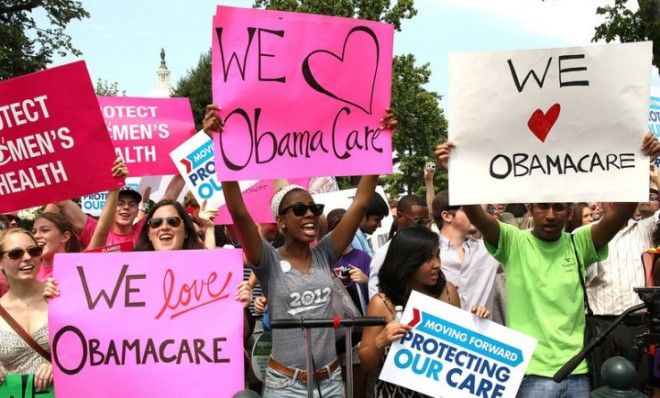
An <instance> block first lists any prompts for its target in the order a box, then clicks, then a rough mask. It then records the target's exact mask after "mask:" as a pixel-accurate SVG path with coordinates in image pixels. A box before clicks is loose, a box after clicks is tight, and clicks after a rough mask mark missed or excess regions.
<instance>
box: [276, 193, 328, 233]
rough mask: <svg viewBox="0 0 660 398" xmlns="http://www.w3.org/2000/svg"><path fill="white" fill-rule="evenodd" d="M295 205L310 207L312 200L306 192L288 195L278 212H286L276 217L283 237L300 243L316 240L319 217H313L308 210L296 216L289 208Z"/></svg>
mask: <svg viewBox="0 0 660 398" xmlns="http://www.w3.org/2000/svg"><path fill="white" fill-rule="evenodd" d="M295 204H303V205H312V204H314V200H313V199H312V195H310V194H309V192H307V191H303V190H296V191H292V192H290V193H288V194H287V195H286V196H285V197H284V200H282V204H281V205H280V210H285V209H286V211H285V212H284V213H283V214H280V215H279V216H277V225H278V226H279V227H280V230H281V231H282V233H283V234H284V236H285V237H289V238H291V239H293V240H296V241H300V242H307V243H309V242H312V241H314V240H315V239H316V226H317V225H318V220H319V216H316V215H314V213H312V210H311V209H309V208H308V209H307V210H306V211H305V213H304V214H302V215H300V216H297V215H295V214H294V211H293V208H291V206H292V205H295Z"/></svg>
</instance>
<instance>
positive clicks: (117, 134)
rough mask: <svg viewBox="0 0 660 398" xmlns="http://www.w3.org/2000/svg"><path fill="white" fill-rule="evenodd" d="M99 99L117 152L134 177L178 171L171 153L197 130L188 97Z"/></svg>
mask: <svg viewBox="0 0 660 398" xmlns="http://www.w3.org/2000/svg"><path fill="white" fill-rule="evenodd" d="M98 99H99V105H100V106H101V111H102V112H103V117H104V119H105V123H106V125H107V127H108V134H110V139H111V140H112V143H113V144H114V146H115V152H116V153H117V156H121V158H122V159H124V162H125V163H126V165H127V166H128V169H129V170H130V175H131V177H141V176H150V175H165V174H175V173H176V167H174V165H173V164H172V162H171V161H170V158H169V154H170V152H171V151H172V150H173V149H174V148H176V147H177V146H179V145H181V143H182V142H184V141H185V140H187V139H188V138H190V137H191V136H192V135H193V134H194V133H195V122H194V120H193V115H192V109H191V108H190V101H189V100H188V98H131V97H98Z"/></svg>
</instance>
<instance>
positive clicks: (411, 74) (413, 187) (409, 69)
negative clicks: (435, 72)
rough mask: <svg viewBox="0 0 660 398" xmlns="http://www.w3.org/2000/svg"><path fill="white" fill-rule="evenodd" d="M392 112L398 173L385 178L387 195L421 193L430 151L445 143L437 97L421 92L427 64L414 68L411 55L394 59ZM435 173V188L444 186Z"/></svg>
mask: <svg viewBox="0 0 660 398" xmlns="http://www.w3.org/2000/svg"><path fill="white" fill-rule="evenodd" d="M392 74H393V79H392V108H393V111H394V114H395V115H396V118H397V120H398V121H399V128H398V131H397V133H396V135H395V136H394V140H393V145H392V146H393V149H394V150H395V151H396V158H395V163H396V167H397V168H398V170H399V172H398V173H397V172H395V173H394V174H393V175H391V176H388V177H385V181H386V182H387V191H388V195H390V196H392V197H395V196H397V195H398V194H400V193H402V192H406V193H423V192H424V165H425V164H426V162H427V161H432V160H433V159H434V156H433V149H434V148H435V146H436V145H437V144H438V143H439V142H440V141H441V140H446V139H447V120H446V119H445V117H444V114H443V112H442V110H441V109H440V107H439V105H438V101H439V100H440V96H439V95H438V94H437V93H435V92H432V91H428V90H426V89H425V88H424V85H425V84H427V83H428V82H429V78H430V77H431V69H430V66H429V64H424V65H422V66H415V57H414V56H413V55H412V54H408V55H400V56H396V57H394V62H393V73H392ZM441 174H442V173H436V177H435V184H436V185H435V186H436V187H438V189H442V188H443V187H444V186H446V176H445V178H444V180H443V178H442V175H441Z"/></svg>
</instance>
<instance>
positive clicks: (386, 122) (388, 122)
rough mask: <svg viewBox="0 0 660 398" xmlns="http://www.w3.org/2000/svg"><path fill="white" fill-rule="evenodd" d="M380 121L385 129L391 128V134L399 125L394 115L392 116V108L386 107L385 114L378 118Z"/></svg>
mask: <svg viewBox="0 0 660 398" xmlns="http://www.w3.org/2000/svg"><path fill="white" fill-rule="evenodd" d="M380 121H381V123H382V124H383V128H384V129H385V130H392V135H394V134H395V133H396V129H397V127H399V122H398V121H397V120H396V117H395V116H394V112H392V109H389V108H388V109H387V110H386V111H385V116H383V118H382V119H381V120H380Z"/></svg>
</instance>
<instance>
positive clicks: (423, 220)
mask: <svg viewBox="0 0 660 398" xmlns="http://www.w3.org/2000/svg"><path fill="white" fill-rule="evenodd" d="M403 215H404V216H406V217H408V219H409V220H410V221H412V222H414V223H415V224H417V225H428V224H429V221H430V220H429V219H428V218H413V217H412V216H410V215H408V214H406V213H403Z"/></svg>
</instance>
